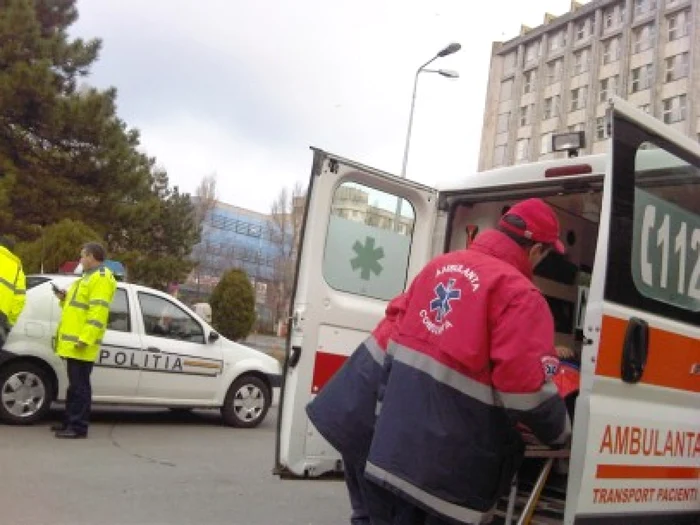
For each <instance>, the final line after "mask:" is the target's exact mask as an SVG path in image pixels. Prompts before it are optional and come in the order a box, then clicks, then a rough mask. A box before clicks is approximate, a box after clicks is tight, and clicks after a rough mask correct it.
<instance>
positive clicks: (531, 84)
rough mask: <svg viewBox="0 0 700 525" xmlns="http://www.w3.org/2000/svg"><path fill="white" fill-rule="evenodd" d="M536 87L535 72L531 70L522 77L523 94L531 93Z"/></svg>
mask: <svg viewBox="0 0 700 525" xmlns="http://www.w3.org/2000/svg"><path fill="white" fill-rule="evenodd" d="M536 85H537V71H536V70H534V69H531V70H530V71H527V72H526V73H525V74H524V75H523V93H533V92H534V91H535V88H536Z"/></svg>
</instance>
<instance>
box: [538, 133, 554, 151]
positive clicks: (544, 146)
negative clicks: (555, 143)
mask: <svg viewBox="0 0 700 525" xmlns="http://www.w3.org/2000/svg"><path fill="white" fill-rule="evenodd" d="M552 135H553V133H552V132H551V131H550V132H549V133H545V134H544V135H542V137H540V155H546V154H547V153H551V152H552Z"/></svg>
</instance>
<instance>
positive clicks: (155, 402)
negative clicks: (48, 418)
mask: <svg viewBox="0 0 700 525" xmlns="http://www.w3.org/2000/svg"><path fill="white" fill-rule="evenodd" d="M75 278H76V276H73V275H34V276H27V288H28V289H27V304H26V306H25V309H24V311H23V312H22V315H21V316H20V318H19V319H18V321H17V324H16V325H15V327H14V328H13V330H12V332H11V333H10V336H9V338H8V339H7V342H6V343H5V346H4V347H3V348H2V349H1V350H0V419H2V420H4V421H6V422H9V423H15V424H29V423H33V422H35V421H37V420H39V419H41V418H42V417H43V416H44V415H45V414H46V412H47V411H48V410H49V408H50V405H51V403H52V402H53V401H56V400H58V401H61V400H63V399H64V398H65V392H66V386H67V381H68V380H67V376H66V368H65V363H64V361H63V360H62V359H60V358H59V357H58V356H57V355H56V354H55V353H54V351H53V339H54V336H55V333H56V327H57V325H58V322H59V321H60V316H61V309H60V307H59V304H58V300H57V299H56V298H55V296H54V294H53V291H52V289H51V285H50V282H53V283H55V284H56V285H57V286H58V287H59V288H62V289H68V287H69V286H70V284H71V282H73V280H75ZM279 379H280V365H279V362H278V361H277V360H276V359H274V358H272V357H270V356H268V355H266V354H264V353H262V352H259V351H257V350H254V349H252V348H249V347H247V346H244V345H241V344H238V343H235V342H233V341H230V340H228V339H226V338H224V337H223V336H220V335H219V334H218V333H217V332H216V331H215V330H214V329H213V328H212V327H211V326H209V324H207V323H206V322H205V321H204V320H202V319H201V318H200V317H199V316H198V315H197V314H195V313H194V312H192V311H191V310H190V309H189V308H187V306H185V305H184V304H182V303H181V302H180V301H178V300H177V299H174V298H173V297H171V296H169V295H167V294H165V293H162V292H160V291H158V290H154V289H152V288H147V287H144V286H139V285H136V284H131V283H124V282H120V283H118V287H117V291H116V293H115V296H114V300H113V302H112V306H111V309H110V316H109V323H108V327H107V331H106V332H105V336H104V338H103V343H102V346H101V350H100V353H99V356H98V358H97V360H96V362H95V368H94V369H93V373H92V391H93V393H92V395H93V403H111V404H120V405H139V406H159V407H170V408H220V409H221V415H222V417H223V420H224V422H225V423H227V424H229V425H232V426H237V427H248V428H250V427H255V426H257V425H258V424H260V422H261V421H262V420H263V419H264V418H265V415H266V414H267V410H268V408H269V406H270V403H271V400H272V388H273V387H274V386H278V385H279Z"/></svg>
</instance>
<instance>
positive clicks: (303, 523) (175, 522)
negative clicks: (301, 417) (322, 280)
mask: <svg viewBox="0 0 700 525" xmlns="http://www.w3.org/2000/svg"><path fill="white" fill-rule="evenodd" d="M93 416H94V417H93V425H92V426H91V428H90V436H89V438H88V439H86V440H75V441H71V440H68V441H65V440H57V439H55V438H54V437H53V435H52V434H51V433H50V432H49V430H48V427H49V425H50V424H51V423H55V422H56V421H57V420H58V418H59V417H60V412H59V411H53V412H52V413H51V418H50V420H49V421H46V422H42V423H41V424H38V425H35V426H32V427H13V426H6V425H0V480H1V481H0V525H6V524H7V525H9V524H12V525H24V524H27V525H29V524H31V525H97V524H100V525H147V524H148V525H155V524H158V525H160V524H162V525H166V524H167V525H179V524H183V525H184V524H196V525H219V524H222V525H223V524H226V525H335V524H346V523H348V522H349V520H348V514H349V504H348V502H347V496H346V494H345V488H344V484H343V483H342V482H338V481H305V480H298V481H297V480H294V481H289V480H284V481H283V480H280V479H279V478H278V477H277V476H275V475H273V474H272V467H273V463H274V443H275V428H276V422H277V406H276V403H275V404H273V407H272V408H271V409H270V413H269V414H268V416H267V418H266V419H265V421H264V422H263V424H262V425H261V426H260V427H258V428H256V429H251V430H243V429H235V428H229V427H225V426H222V424H221V422H220V420H219V417H218V412H209V411H196V412H194V413H184V414H182V413H173V412H170V411H168V410H147V409H142V410H136V411H134V410H123V409H116V408H108V409H104V408H103V409H96V410H95V412H94V414H93Z"/></svg>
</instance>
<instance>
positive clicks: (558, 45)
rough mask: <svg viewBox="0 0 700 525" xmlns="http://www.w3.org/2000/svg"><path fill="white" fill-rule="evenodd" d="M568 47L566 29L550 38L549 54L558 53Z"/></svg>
mask: <svg viewBox="0 0 700 525" xmlns="http://www.w3.org/2000/svg"><path fill="white" fill-rule="evenodd" d="M565 47H566V29H562V30H561V31H557V32H556V33H554V34H553V35H550V37H549V52H550V53H556V52H557V51H561V50H562V49H564V48H565Z"/></svg>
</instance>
